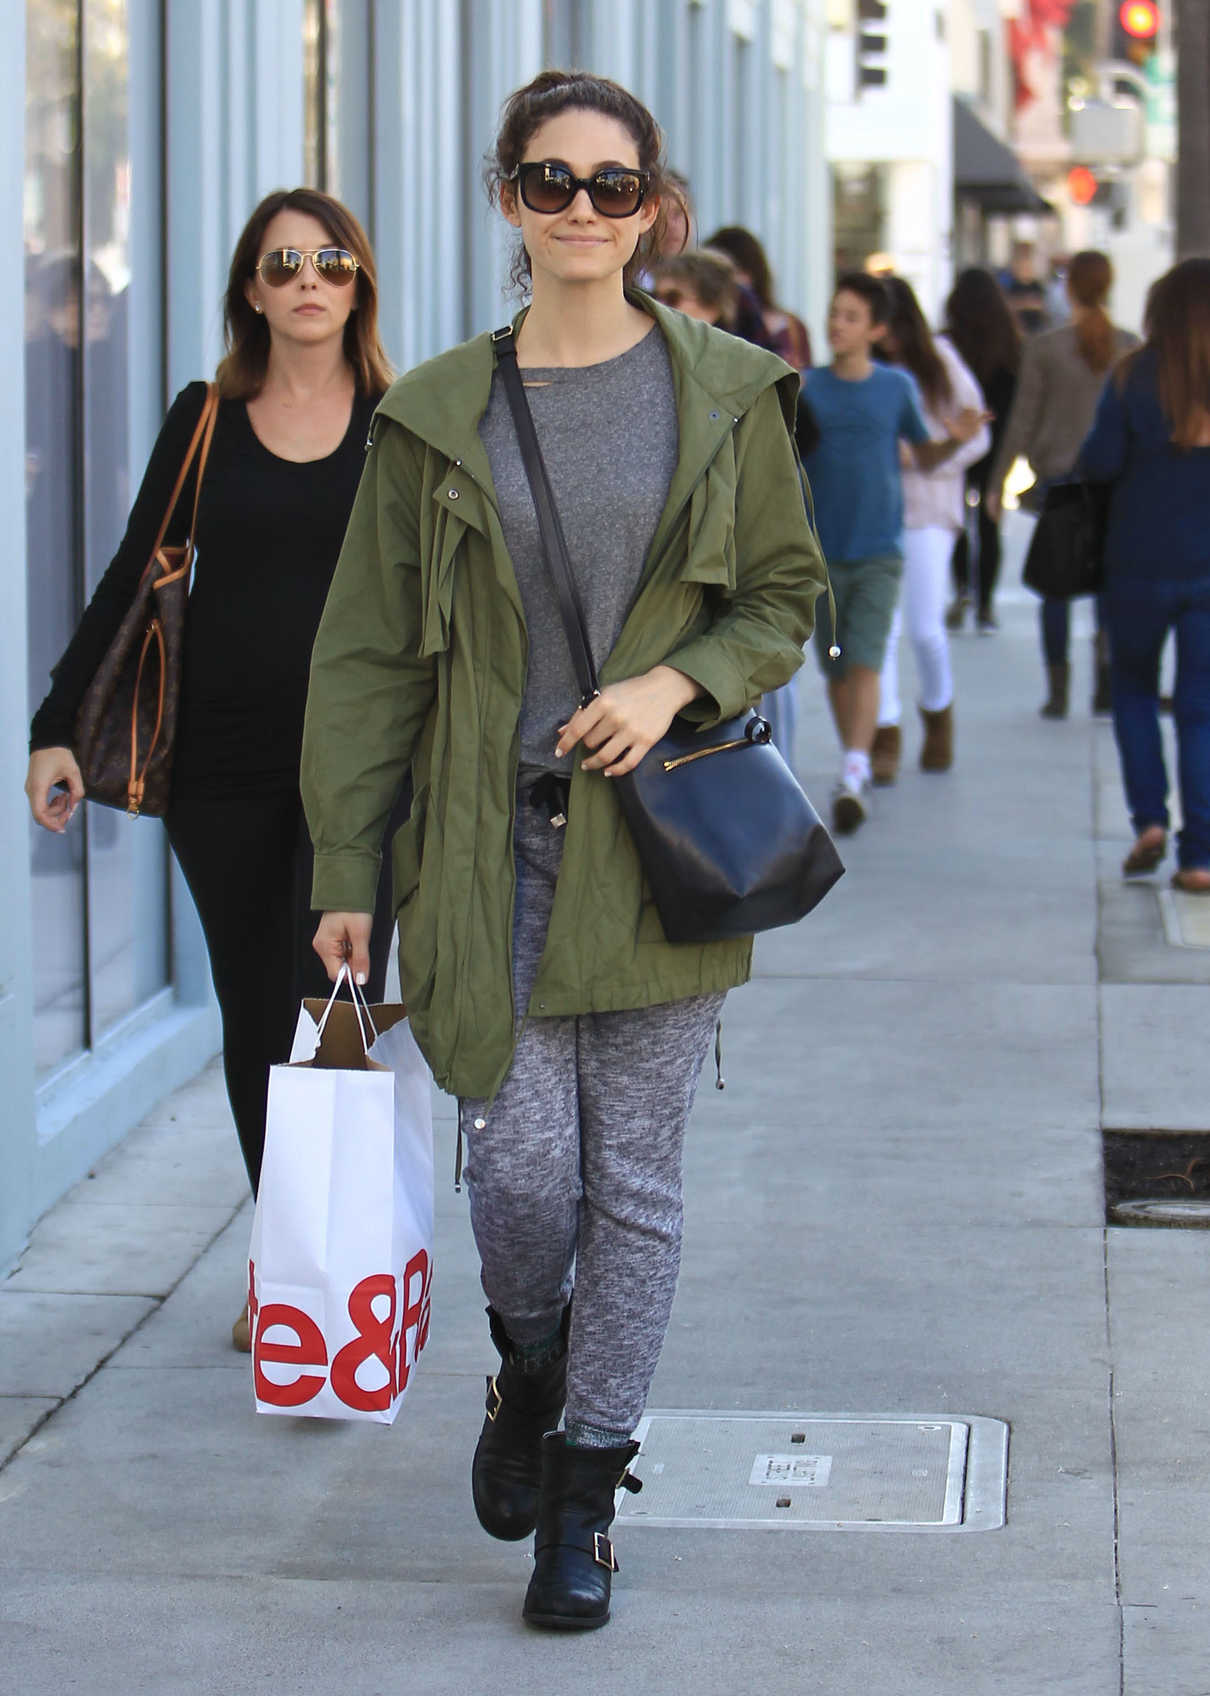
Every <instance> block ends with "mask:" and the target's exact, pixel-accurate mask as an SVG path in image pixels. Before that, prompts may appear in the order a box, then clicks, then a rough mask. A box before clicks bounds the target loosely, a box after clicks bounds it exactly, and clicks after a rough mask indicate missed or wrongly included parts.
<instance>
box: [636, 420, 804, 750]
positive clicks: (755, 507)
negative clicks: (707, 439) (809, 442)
mask: <svg viewBox="0 0 1210 1696" xmlns="http://www.w3.org/2000/svg"><path fill="white" fill-rule="evenodd" d="M735 550H736V580H735V588H734V590H733V591H730V592H729V593H728V594H727V595H726V596H725V597H724V599H723V602H722V610H721V612H720V615H719V617H718V618H716V619H715V621H714V623H713V624H712V625H711V626H710V628H709V629H708V630H706V631H704V632H703V633H702V634H701V635H700V636H697V637H694V638H692V639H691V640H689V641H688V642H686V643H685V644H684V646H682V647H680V648H677V649H674V650H673V652H672V653H670V654H669V655H668V656H667V660H666V663H667V664H668V665H671V666H675V667H676V669H677V670H678V671H683V672H684V673H685V675H686V676H687V677H691V678H692V679H693V680H694V682H695V683H698V684H700V685H701V687H702V689H703V690H705V692H706V696H707V697H708V700H707V701H706V702H703V701H700V700H699V701H696V702H691V703H690V705H689V707H688V709H687V710H686V712H685V713H684V717H685V718H687V719H690V720H692V721H695V722H698V723H701V724H703V725H708V724H710V723H716V722H718V721H720V720H722V719H728V718H733V717H735V715H736V714H737V713H740V712H742V711H743V709H744V708H745V707H746V706H749V705H750V704H751V703H752V702H753V701H755V700H756V699H757V698H758V697H759V696H760V695H762V694H764V693H766V692H767V691H768V690H770V689H777V688H780V686H781V685H782V684H783V683H786V682H788V681H789V679H790V678H791V677H793V675H794V673H795V672H796V671H797V670H798V668H799V666H800V665H801V664H802V650H803V645H804V643H805V642H806V641H807V640H808V638H809V637H810V635H811V632H812V630H813V628H814V625H815V601H816V598H817V597H818V596H819V594H820V593H821V591H822V590H823V589H825V588H826V586H827V580H828V578H827V569H826V567H825V565H824V561H823V555H822V553H821V552H820V549H819V544H818V542H817V541H816V539H815V535H814V532H813V531H812V529H811V525H810V522H809V520H808V518H807V512H806V506H805V504H804V501H803V495H802V484H801V482H800V481H799V470H798V462H797V458H796V455H795V451H794V443H793V441H792V439H791V436H790V431H789V429H788V428H787V424H786V418H785V414H784V412H783V411H782V408H781V403H780V401H779V399H778V394H777V390H776V389H774V388H769V389H767V390H765V392H764V393H763V394H762V395H761V396H760V398H759V400H758V401H757V402H756V404H755V405H754V406H753V407H752V409H751V410H750V411H749V412H748V413H747V414H746V415H745V416H744V418H743V419H742V421H741V422H740V424H739V425H737V427H736V495H735ZM711 709H712V710H711Z"/></svg>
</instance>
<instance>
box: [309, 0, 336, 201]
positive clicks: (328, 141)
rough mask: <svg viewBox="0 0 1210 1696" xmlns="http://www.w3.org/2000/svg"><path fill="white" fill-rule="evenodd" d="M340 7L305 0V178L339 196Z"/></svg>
mask: <svg viewBox="0 0 1210 1696" xmlns="http://www.w3.org/2000/svg"><path fill="white" fill-rule="evenodd" d="M339 88H340V6H339V4H338V3H337V0H304V9H303V178H304V181H305V182H306V183H308V184H309V185H310V186H311V187H312V188H322V189H324V190H325V191H326V192H327V193H328V194H339V192H340V189H339V184H340V131H339V128H338V125H337V122H336V114H337V106H338V95H339Z"/></svg>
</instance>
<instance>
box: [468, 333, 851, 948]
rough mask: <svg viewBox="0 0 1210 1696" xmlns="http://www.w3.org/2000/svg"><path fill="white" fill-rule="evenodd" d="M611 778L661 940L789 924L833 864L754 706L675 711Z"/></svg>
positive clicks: (567, 594)
mask: <svg viewBox="0 0 1210 1696" xmlns="http://www.w3.org/2000/svg"><path fill="white" fill-rule="evenodd" d="M492 341H493V344H494V347H495V350H496V356H497V359H498V361H499V366H500V374H501V378H502V381H503V383H504V387H505V393H506V394H507V396H508V402H509V406H510V408H511V409H512V414H513V423H514V425H515V426H516V430H517V437H518V440H519V442H520V444H521V454H522V458H523V459H524V461H525V470H526V475H527V476H528V478H529V483H530V488H531V490H532V491H533V497H534V505H535V507H536V509H537V514H538V528H539V531H540V533H541V536H542V546H543V552H544V554H545V556H546V564H547V568H548V570H549V572H550V576H551V581H552V583H553V585H554V589H555V595H556V598H557V600H558V603H559V613H560V617H561V619H562V622H563V628H564V630H565V631H566V633H567V640H568V644H569V645H570V648H571V654H572V660H573V663H574V667H575V672H576V680H577V682H578V684H579V687H580V691H581V701H582V703H587V702H588V701H590V700H591V699H592V698H593V697H594V696H595V695H597V694H599V693H600V689H599V687H598V683H597V674H596V667H595V665H594V663H593V657H592V650H591V648H590V646H589V641H588V627H587V624H586V622H585V619H584V612H583V607H582V606H581V604H580V598H579V594H578V592H577V589H576V583H575V578H574V576H573V575H572V570H571V561H570V559H569V558H568V555H567V543H566V541H565V539H564V536H563V529H562V525H561V524H560V522H559V514H558V510H557V508H556V507H555V502H554V494H553V491H552V489H551V487H550V479H549V477H548V475H547V472H546V466H545V464H544V463H543V460H542V452H541V449H540V447H539V445H538V438H537V434H536V432H535V430H534V423H533V417H532V415H531V413H530V410H529V403H528V401H527V400H526V398H525V388H524V385H523V383H522V381H521V374H520V372H519V370H518V368H517V355H516V348H515V345H514V342H513V336H512V331H511V330H509V329H504V330H497V331H496V332H495V333H494V335H493V337H492ZM612 781H613V783H614V786H615V791H616V793H617V797H618V801H619V803H620V805H621V808H622V813H623V816H624V817H625V819H626V823H627V826H628V828H629V830H630V834H631V838H632V839H633V841H634V845H635V848H636V849H637V851H638V856H639V861H640V863H641V865H642V867H643V873H644V875H645V877H646V879H647V883H648V886H649V888H650V890H651V894H652V897H653V899H654V901H655V905H656V911H657V912H658V913H659V916H660V923H661V925H662V926H663V929H664V935H665V936H666V937H667V938H668V941H669V942H695V943H701V942H719V941H722V940H724V939H725V938H728V937H740V936H750V935H752V934H753V933H754V932H756V931H762V930H772V929H774V928H775V927H776V926H778V925H789V924H794V923H795V921H796V920H798V919H801V918H802V917H803V916H804V915H805V914H807V913H809V912H810V911H811V909H812V908H813V907H814V906H816V904H817V903H818V902H820V901H821V900H822V899H823V897H824V896H825V895H826V894H827V893H828V891H829V889H831V887H832V885H833V884H834V883H835V882H836V881H837V879H838V878H840V877H841V876H842V875H843V873H844V866H843V864H842V863H841V859H840V856H839V854H838V853H837V852H836V846H835V844H834V843H833V841H832V838H831V837H830V836H829V835H828V832H827V829H826V827H825V826H824V824H823V822H822V821H821V819H820V817H819V815H818V813H816V811H815V809H814V807H813V806H812V805H811V803H810V801H809V800H808V799H807V796H806V794H805V793H804V791H803V790H802V788H801V786H800V785H799V784H798V782H797V781H796V779H795V777H794V774H793V773H792V772H791V770H790V768H789V766H787V764H786V762H785V761H784V760H783V759H782V757H781V755H780V754H779V753H778V751H777V749H776V748H775V747H774V746H773V743H772V741H771V740H770V730H769V725H768V723H767V721H766V720H765V719H763V718H761V717H760V716H759V714H756V713H751V714H748V713H745V714H743V715H741V716H740V717H738V718H735V719H732V720H730V721H729V722H728V723H726V724H721V725H716V726H715V727H714V728H713V729H712V730H709V731H704V732H702V731H698V730H696V729H694V728H693V727H692V726H691V725H688V724H686V723H684V722H683V721H680V720H674V721H673V723H672V725H671V727H670V728H669V730H668V732H667V734H666V735H665V736H663V737H662V738H661V739H660V741H659V742H657V743H656V744H655V746H654V747H653V748H651V749H650V750H649V751H648V752H647V754H645V755H644V757H643V759H642V760H641V761H640V762H639V764H638V765H637V766H636V767H635V769H634V771H632V772H630V773H629V774H628V775H627V776H625V777H619V778H615V779H613V780H612Z"/></svg>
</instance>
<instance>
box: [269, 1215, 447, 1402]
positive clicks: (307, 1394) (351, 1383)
mask: <svg viewBox="0 0 1210 1696" xmlns="http://www.w3.org/2000/svg"><path fill="white" fill-rule="evenodd" d="M402 1282H403V1311H402V1313H401V1312H400V1311H399V1304H398V1301H397V1297H396V1280H395V1278H394V1277H393V1276H392V1275H391V1274H390V1273H389V1272H381V1273H376V1274H374V1275H373V1276H371V1277H369V1278H363V1279H362V1280H361V1282H360V1283H359V1284H357V1285H356V1286H355V1287H354V1289H353V1291H352V1293H351V1294H350V1296H349V1304H348V1312H349V1318H350V1320H351V1321H352V1323H353V1328H354V1332H355V1335H354V1336H353V1337H352V1338H351V1339H350V1340H349V1341H348V1342H347V1343H345V1344H344V1346H343V1347H342V1348H340V1349H338V1350H337V1352H336V1356H335V1358H334V1359H333V1360H332V1361H331V1367H330V1369H329V1364H328V1363H329V1352H330V1351H329V1348H328V1343H327V1339H326V1338H325V1336H324V1334H323V1332H322V1330H321V1329H320V1327H319V1326H318V1325H317V1324H316V1323H315V1321H314V1319H312V1318H311V1316H310V1315H309V1314H307V1313H304V1312H303V1311H302V1309H301V1308H298V1307H293V1306H291V1305H290V1304H289V1303H288V1302H266V1303H265V1304H264V1305H263V1306H262V1305H261V1303H260V1302H259V1301H258V1300H257V1296H256V1266H255V1264H254V1263H253V1262H251V1261H249V1263H248V1313H249V1322H250V1325H251V1328H252V1372H253V1376H254V1378H255V1381H256V1394H257V1398H258V1399H259V1400H260V1401H262V1402H268V1403H269V1404H270V1405H271V1406H273V1407H302V1406H304V1405H305V1404H306V1403H307V1402H309V1401H312V1400H313V1399H314V1398H315V1397H316V1396H317V1395H318V1394H319V1392H320V1391H321V1390H322V1389H323V1387H324V1384H325V1382H327V1381H329V1380H330V1382H331V1385H332V1390H333V1393H334V1394H335V1395H336V1396H337V1397H338V1398H339V1399H340V1400H341V1401H342V1402H343V1403H344V1404H345V1406H346V1407H349V1408H352V1409H354V1410H355V1411H356V1412H358V1413H379V1412H381V1411H383V1410H384V1409H385V1408H388V1407H390V1405H391V1403H392V1402H393V1401H394V1400H395V1397H396V1396H400V1395H402V1394H403V1392H404V1390H405V1389H406V1388H407V1384H408V1379H409V1378H410V1377H411V1375H412V1368H413V1367H414V1366H415V1364H416V1362H417V1360H418V1359H419V1357H420V1351H421V1350H422V1349H423V1348H424V1345H425V1344H426V1343H427V1342H428V1340H429V1318H430V1315H431V1312H432V1288H433V1267H432V1262H431V1261H430V1260H429V1257H428V1255H427V1254H426V1253H425V1251H424V1249H420V1250H418V1252H417V1253H416V1254H414V1255H413V1256H412V1258H411V1260H409V1261H408V1263H407V1265H406V1266H405V1267H404V1271H403V1280H402ZM376 1302H377V1303H378V1304H379V1307H378V1308H377V1309H376V1308H375V1303H376ZM383 1304H385V1310H384V1305H383ZM278 1327H281V1328H283V1329H284V1330H287V1331H290V1332H292V1333H293V1336H292V1337H291V1338H289V1339H284V1338H282V1337H280V1336H275V1337H272V1338H270V1337H267V1336H266V1332H268V1331H273V1330H275V1329H277V1328H278ZM370 1361H374V1362H377V1363H378V1365H379V1366H380V1368H381V1372H374V1373H373V1374H372V1376H374V1377H381V1376H382V1375H383V1374H384V1373H385V1379H384V1381H383V1382H382V1383H380V1384H377V1385H376V1386H375V1387H374V1388H373V1389H365V1388H363V1386H362V1385H361V1384H360V1383H359V1382H358V1373H359V1371H360V1370H361V1368H362V1367H363V1366H366V1365H367V1364H368V1363H369V1362H370ZM265 1366H291V1367H293V1368H294V1369H295V1372H296V1376H295V1377H294V1378H292V1379H291V1380H290V1381H289V1383H285V1384H279V1383H276V1382H274V1380H273V1379H272V1378H267V1377H266V1376H265V1373H264V1370H263V1368H264V1367H265Z"/></svg>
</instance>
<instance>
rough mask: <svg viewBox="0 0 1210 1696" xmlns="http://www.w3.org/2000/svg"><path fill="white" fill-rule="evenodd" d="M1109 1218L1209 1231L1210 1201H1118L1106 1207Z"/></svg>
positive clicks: (1116, 1222) (1122, 1222)
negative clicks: (1108, 1207)
mask: <svg viewBox="0 0 1210 1696" xmlns="http://www.w3.org/2000/svg"><path fill="white" fill-rule="evenodd" d="M1109 1222H1110V1224H1111V1225H1152V1226H1161V1225H1167V1226H1170V1227H1174V1228H1179V1229H1182V1230H1194V1231H1196V1230H1201V1231H1210V1201H1205V1200H1203V1201H1178V1200H1168V1201H1118V1202H1115V1203H1114V1204H1113V1206H1112V1207H1111V1208H1110V1209H1109Z"/></svg>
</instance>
